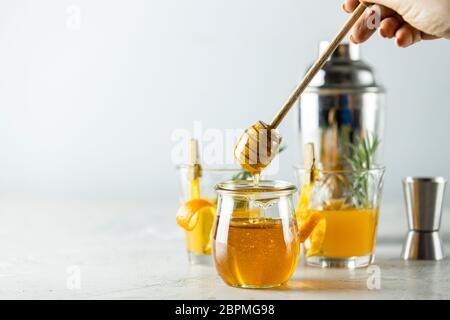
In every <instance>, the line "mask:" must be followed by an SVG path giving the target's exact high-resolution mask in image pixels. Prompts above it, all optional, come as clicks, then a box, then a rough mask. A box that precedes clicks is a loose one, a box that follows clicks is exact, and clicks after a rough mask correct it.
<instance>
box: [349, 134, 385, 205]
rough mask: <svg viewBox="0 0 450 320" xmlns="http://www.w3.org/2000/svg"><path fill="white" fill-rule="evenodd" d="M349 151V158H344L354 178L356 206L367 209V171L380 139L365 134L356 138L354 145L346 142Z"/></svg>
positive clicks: (368, 201) (368, 203) (368, 202)
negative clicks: (353, 173)
mask: <svg viewBox="0 0 450 320" xmlns="http://www.w3.org/2000/svg"><path fill="white" fill-rule="evenodd" d="M346 144H347V147H348V148H350V150H351V156H350V157H345V160H347V162H348V163H349V165H350V167H351V168H352V170H353V171H355V177H354V180H353V183H352V187H353V191H354V192H355V196H356V202H357V203H356V204H357V205H358V206H364V207H369V206H370V200H369V181H368V179H369V173H368V172H367V170H369V169H370V168H371V167H372V161H373V156H374V154H375V152H376V150H377V148H378V146H379V145H380V139H378V137H377V136H375V135H369V134H365V135H364V137H357V138H356V140H355V142H354V143H349V141H347V142H346Z"/></svg>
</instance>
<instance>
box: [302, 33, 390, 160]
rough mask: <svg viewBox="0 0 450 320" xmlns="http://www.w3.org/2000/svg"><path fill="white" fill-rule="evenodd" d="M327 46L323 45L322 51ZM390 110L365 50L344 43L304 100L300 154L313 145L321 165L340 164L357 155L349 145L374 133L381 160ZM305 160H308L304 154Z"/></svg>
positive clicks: (375, 156)
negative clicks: (362, 56) (362, 55)
mask: <svg viewBox="0 0 450 320" xmlns="http://www.w3.org/2000/svg"><path fill="white" fill-rule="evenodd" d="M326 45H327V42H321V43H320V51H322V50H323V48H325V47H326ZM384 107H385V90H384V89H383V87H382V86H380V84H379V83H378V82H377V81H376V79H375V75H374V71H373V69H372V68H371V67H370V66H369V65H368V64H366V63H365V62H364V61H362V60H361V59H360V47H359V46H358V45H356V44H353V43H343V44H340V45H339V47H338V48H337V49H336V51H335V52H334V53H333V55H332V56H331V57H330V59H329V60H328V61H327V62H326V63H325V65H324V66H323V68H322V70H321V71H320V72H319V73H318V74H317V75H316V76H315V77H314V79H313V80H312V82H311V83H310V85H309V87H308V88H307V89H306V90H305V92H304V93H303V94H302V96H301V97H300V99H299V102H298V128H299V134H300V138H299V142H300V148H299V149H300V150H301V151H300V152H303V146H304V145H305V144H306V143H309V142H312V143H314V147H315V150H316V156H317V160H318V161H320V162H322V163H328V164H330V163H336V164H337V163H340V162H343V161H345V158H346V157H349V156H351V155H352V152H353V151H352V148H349V147H348V145H349V144H352V143H355V141H357V139H358V137H359V138H365V137H367V136H368V135H369V136H371V137H370V138H374V137H375V136H376V137H377V138H378V139H379V140H380V141H381V145H379V146H378V148H377V152H376V153H375V154H374V155H373V158H372V160H373V161H375V162H379V160H380V159H379V158H380V151H381V148H382V141H383V129H384V128H383V127H384ZM300 158H301V162H303V154H301V157H300Z"/></svg>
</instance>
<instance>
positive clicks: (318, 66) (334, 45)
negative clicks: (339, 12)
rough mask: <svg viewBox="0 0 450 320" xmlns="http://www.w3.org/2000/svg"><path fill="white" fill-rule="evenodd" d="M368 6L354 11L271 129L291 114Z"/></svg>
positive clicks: (274, 120) (288, 101) (281, 111)
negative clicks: (304, 92) (296, 103)
mask: <svg viewBox="0 0 450 320" xmlns="http://www.w3.org/2000/svg"><path fill="white" fill-rule="evenodd" d="M366 8H367V5H366V4H365V3H364V2H361V3H360V4H359V5H358V7H357V8H356V9H355V11H353V13H352V15H351V16H350V18H349V19H348V20H347V22H346V23H345V24H344V26H343V27H342V28H341V30H339V32H338V33H337V35H336V36H335V37H334V39H333V40H332V41H331V42H330V44H329V45H328V47H327V48H326V49H325V51H324V52H323V53H322V54H321V55H320V56H319V58H318V59H317V61H316V62H315V63H314V64H313V65H312V66H311V68H310V69H309V70H308V72H307V73H306V75H305V77H304V78H303V80H302V81H301V82H300V83H299V84H298V85H297V87H296V88H295V90H294V91H293V92H292V93H291V96H290V97H289V98H288V100H287V101H286V102H285V103H284V105H283V107H282V108H281V109H280V111H278V113H277V115H276V116H275V117H274V118H273V120H272V122H271V123H270V127H271V128H272V129H275V128H277V127H278V125H279V124H280V123H281V121H283V119H284V117H285V116H286V114H287V113H288V112H289V110H290V109H291V107H292V106H293V105H294V103H295V101H297V99H298V97H299V96H300V95H301V94H302V93H303V91H304V90H305V89H306V87H307V86H308V85H309V83H310V82H311V80H312V79H313V78H314V76H315V75H316V74H317V72H319V70H320V69H321V68H322V67H323V65H324V64H325V62H326V61H327V59H328V58H329V57H330V56H331V54H332V53H333V52H334V50H336V48H337V47H338V45H339V44H340V43H341V42H342V39H344V37H345V35H346V34H347V33H348V32H349V31H350V29H351V28H352V27H353V25H354V24H355V22H356V21H357V20H358V19H359V17H361V15H362V14H363V13H364V11H365V10H366Z"/></svg>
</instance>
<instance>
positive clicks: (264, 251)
mask: <svg viewBox="0 0 450 320" xmlns="http://www.w3.org/2000/svg"><path fill="white" fill-rule="evenodd" d="M248 215H249V216H252V214H248ZM216 219H217V221H220V217H217V218H216ZM216 224H218V226H216V229H215V231H214V235H213V260H214V264H215V266H216V269H217V271H218V273H219V275H220V276H221V278H222V279H223V280H224V281H225V282H226V283H227V284H229V285H231V286H237V287H247V288H267V287H273V286H277V285H281V284H284V283H286V282H287V281H288V280H289V278H290V277H291V275H292V274H293V272H294V270H295V267H296V265H297V260H298V255H299V245H300V244H299V239H298V236H297V226H296V220H295V218H294V217H292V218H289V219H286V220H282V219H280V218H276V219H268V218H232V219H231V220H230V221H229V226H227V230H221V226H220V223H218V222H216Z"/></svg>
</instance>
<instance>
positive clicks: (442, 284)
mask: <svg viewBox="0 0 450 320" xmlns="http://www.w3.org/2000/svg"><path fill="white" fill-rule="evenodd" d="M176 207H177V204H174V203H173V204H170V203H168V202H167V203H152V202H126V201H124V202H119V201H101V202H100V201H78V202H77V201H63V200H58V201H55V200H40V199H32V198H23V197H12V196H4V195H3V196H0V298H1V299H418V298H422V299H435V298H437V299H449V298H450V264H449V260H448V259H445V260H443V261H440V262H431V261H426V262H424V261H409V262H404V261H402V260H401V259H400V258H399V255H400V251H401V246H402V242H403V240H404V236H405V233H406V221H405V219H406V217H405V213H404V211H403V207H402V204H399V205H386V204H385V205H384V207H382V208H381V221H380V228H379V230H380V231H379V237H378V245H377V257H376V261H375V265H377V266H379V268H380V269H379V270H380V272H381V282H380V284H381V287H380V289H379V290H377V289H374V290H369V289H368V286H367V279H368V277H369V276H370V274H368V273H367V270H366V269H358V270H353V271H352V270H342V269H319V268H311V267H306V266H304V265H300V266H299V267H298V268H297V271H296V273H295V274H294V276H293V278H292V279H291V281H290V282H289V283H288V285H287V286H286V287H283V288H278V289H270V290H248V289H236V288H231V287H228V286H226V285H225V284H224V283H223V282H222V281H221V279H220V278H219V277H218V276H217V275H216V273H215V270H214V267H213V266H200V265H189V264H188V262H187V256H186V253H185V248H184V236H183V232H182V231H181V230H180V229H179V228H178V227H177V226H176V225H175V221H174V215H175V210H176ZM449 214H450V210H449V209H446V210H444V219H443V222H442V227H441V229H443V230H441V236H442V239H443V240H444V246H445V245H446V244H448V240H449V239H450V237H449V235H450V232H449V231H450V228H449V223H448V222H449V219H448V218H447V216H448V215H449ZM78 275H79V277H78ZM74 277H76V278H74ZM74 279H76V280H74ZM78 279H79V281H77V280H78ZM74 281H75V282H74ZM68 282H69V285H68ZM74 283H75V284H80V288H77V285H74Z"/></svg>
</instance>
